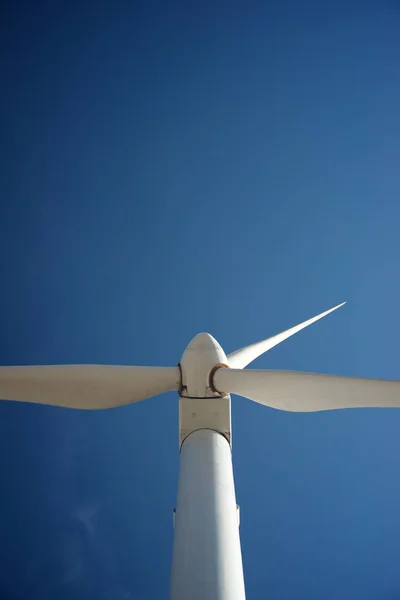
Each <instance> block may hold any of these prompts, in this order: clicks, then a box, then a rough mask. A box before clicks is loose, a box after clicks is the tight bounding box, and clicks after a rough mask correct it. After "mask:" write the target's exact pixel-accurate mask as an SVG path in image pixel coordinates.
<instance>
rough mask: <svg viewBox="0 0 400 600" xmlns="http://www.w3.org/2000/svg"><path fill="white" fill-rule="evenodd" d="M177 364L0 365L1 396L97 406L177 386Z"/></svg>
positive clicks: (127, 401) (109, 405) (141, 397)
mask: <svg viewBox="0 0 400 600" xmlns="http://www.w3.org/2000/svg"><path fill="white" fill-rule="evenodd" d="M179 386H180V373H179V369H178V368H177V367H129V366H126V367H120V366H108V365H107V366H106V365H54V366H38V367H0V398H1V399H3V400H17V401H22V402H35V403H38V404H50V405H53V406H64V407H66V408H82V409H88V410H97V409H103V408H114V407H116V406H123V405H125V404H130V403H131V402H138V401H139V400H145V399H146V398H151V397H152V396H156V395H157V394H162V393H164V392H168V391H170V390H178V389H179Z"/></svg>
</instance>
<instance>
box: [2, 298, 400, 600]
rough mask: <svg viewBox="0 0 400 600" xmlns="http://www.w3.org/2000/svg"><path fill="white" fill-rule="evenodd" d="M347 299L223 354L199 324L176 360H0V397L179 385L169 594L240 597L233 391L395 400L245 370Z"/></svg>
mask: <svg viewBox="0 0 400 600" xmlns="http://www.w3.org/2000/svg"><path fill="white" fill-rule="evenodd" d="M343 304H344V303H343ZM343 304H339V305H338V306H335V307H334V308H332V309H330V310H327V311H326V312H323V313H321V314H320V315H317V316H316V317H314V318H312V319H309V320H308V321H305V322H304V323H301V324H300V325H297V326H296V327H292V328H291V329H288V330H286V331H284V332H282V333H279V334H278V335H275V336H273V337H271V338H269V339H266V340H264V341H261V342H258V343H256V344H252V345H250V346H246V347H244V348H241V349H240V350H236V352H233V353H232V354H228V356H226V354H225V352H224V351H223V349H222V348H221V346H220V345H219V344H218V342H217V341H216V340H215V339H214V338H213V337H212V336H211V335H209V334H208V333H200V334H198V335H196V337H194V338H193V340H192V341H191V342H190V344H189V345H188V346H187V348H186V350H185V351H184V353H183V356H182V359H181V361H180V363H179V364H178V366H177V367H130V366H103V365H61V366H28V367H0V398H3V399H5V400H17V401H25V402H35V403H39V404H49V405H53V406H63V407H68V408H80V409H92V410H98V409H106V408H114V407H117V406H123V405H126V404H130V403H132V402H138V401H139V400H144V399H146V398H150V397H152V396H155V395H157V394H162V393H164V392H168V391H170V390H175V391H177V392H178V394H179V443H180V455H181V458H180V474H179V484H178V500H177V508H176V512H175V515H174V529H175V531H174V546H173V556H172V573H171V596H170V598H171V600H244V599H245V589H244V578H243V568H242V556H241V548H240V538H239V511H238V507H237V505H236V497H235V488H234V481H233V471H232V460H231V442H232V436H231V399H230V394H231V393H233V394H238V395H240V396H244V397H245V398H249V399H250V400H254V401H255V402H258V403H260V404H264V405H265V406H270V407H273V408H276V409H279V410H286V411H297V412H312V411H321V410H334V409H337V408H362V407H400V381H385V380H378V379H359V378H353V377H339V376H333V375H316V374H312V373H299V372H294V371H266V370H246V371H245V370H243V369H244V367H246V366H247V365H248V364H250V363H251V362H252V361H253V360H255V359H256V358H257V357H258V356H260V355H261V354H264V353H265V352H267V351H268V350H270V349H271V348H273V347H274V346H276V345H277V344H280V343H281V342H283V341H284V340H286V339H287V338H289V337H290V336H292V335H294V334H295V333H297V332H298V331H300V330H301V329H304V328H305V327H308V325H311V324H312V323H315V321H318V320H319V319H322V318H323V317H325V316H326V315H328V314H329V313H331V312H333V311H334V310H336V309H338V308H340V307H341V306H343Z"/></svg>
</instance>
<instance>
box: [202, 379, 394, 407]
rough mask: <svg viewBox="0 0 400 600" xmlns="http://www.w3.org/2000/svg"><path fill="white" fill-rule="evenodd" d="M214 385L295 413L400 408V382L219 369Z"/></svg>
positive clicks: (223, 390) (221, 389)
mask: <svg viewBox="0 0 400 600" xmlns="http://www.w3.org/2000/svg"><path fill="white" fill-rule="evenodd" d="M213 385H214V387H215V389H217V390H218V391H219V392H221V393H222V392H225V393H233V394H238V395H239V396H244V397H245V398H249V399H250V400H254V401H255V402H258V403H259V404H264V405H265V406H270V407H272V408H277V409H279V410H287V411H293V412H314V411H320V410H334V409H337V408H367V407H376V408H379V407H386V408H390V407H392V408H400V381H386V380H384V379H360V378H357V377H340V376H336V375H316V374H314V373H298V372H296V371H263V370H254V369H249V370H242V369H218V370H217V371H216V373H215V375H214V379H213Z"/></svg>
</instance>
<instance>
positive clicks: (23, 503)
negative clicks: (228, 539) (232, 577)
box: [0, 0, 400, 600]
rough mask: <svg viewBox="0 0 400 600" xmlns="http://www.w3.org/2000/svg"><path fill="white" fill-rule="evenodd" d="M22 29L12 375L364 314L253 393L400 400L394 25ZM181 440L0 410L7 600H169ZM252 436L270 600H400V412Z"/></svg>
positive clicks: (35, 13)
mask: <svg viewBox="0 0 400 600" xmlns="http://www.w3.org/2000/svg"><path fill="white" fill-rule="evenodd" d="M6 4H8V8H6V9H4V8H3V9H2V10H3V14H2V18H1V26H0V68H1V90H2V91H1V100H2V103H1V116H0V118H1V132H2V135H1V172H0V173H1V177H0V198H1V213H0V265H1V294H0V364H3V365H7V364H32V363H33V364H35V363H36V364H52V363H87V362H89V363H110V364H145V365H146V364H148V365H153V364H154V365H175V364H176V363H177V362H178V360H179V358H180V356H181V354H182V352H183V350H184V347H185V346H186V344H187V343H188V342H189V341H190V339H191V338H192V337H193V336H194V335H195V334H196V333H197V332H199V331H209V332H210V333H212V334H213V335H214V336H215V337H216V338H217V339H218V341H219V342H220V343H221V344H222V346H223V347H224V348H225V350H226V351H227V352H230V351H233V350H234V349H236V348H237V347H239V346H242V345H244V344H246V343H250V342H254V341H257V340H259V339H261V338H264V337H267V336H269V335H272V334H273V333H276V332H278V331H280V330H282V329H285V328H287V327H289V326H292V325H294V324H296V323H298V322H300V321H302V320H304V319H306V318H309V317H311V316H313V315H315V314H317V313H318V312H321V311H322V310H325V309H327V308H329V307H330V306H333V305H335V304H338V303H339V302H341V301H342V300H347V301H348V304H347V305H346V307H344V308H342V309H340V311H338V312H337V313H335V314H333V315H330V316H329V317H328V318H327V319H326V320H324V321H323V322H321V323H318V324H316V325H313V326H312V327H311V328H310V329H308V330H306V331H304V332H302V333H300V334H298V335H297V336H296V337H295V338H293V339H291V340H289V341H287V342H285V343H284V344H283V345H281V346H279V347H278V348H276V349H274V350H272V351H271V352H270V353H269V354H268V355H266V356H265V357H262V358H260V359H259V360H258V361H257V362H256V363H254V367H255V368H257V367H258V368H279V369H299V370H308V371H315V372H321V373H323V372H326V373H335V374H342V375H355V376H361V377H362V376H364V377H381V378H391V379H398V378H399V375H400V368H399V351H398V332H399V328H400V317H399V310H398V309H399V293H400V285H399V257H400V235H399V222H400V202H399V192H400V168H399V157H400V142H399V140H400V116H399V114H400V113H399V107H400V79H399V64H400V36H399V31H400V8H399V5H398V3H397V2H395V1H392V2H390V1H381V2H378V1H375V2H352V1H347V2H344V1H343V2H342V1H341V0H335V1H332V2H317V1H315V2H302V3H300V2H295V1H292V2H285V1H284V2H278V1H275V2H261V1H260V2H252V1H250V2H235V1H233V2H232V1H230V2H228V1H226V2H224V1H223V2H211V1H210V2H208V1H207V2H203V3H198V2H179V1H177V2H171V3H166V2H163V1H159V2H157V1H155V2H154V1H150V0H147V1H144V2H130V1H123V0H113V2H106V1H99V2H97V3H92V2H86V1H77V0H76V1H70V2H65V3H61V2H51V1H42V0H37V1H36V2H33V1H30V2H7V3H6ZM177 417H178V410H177V399H176V395H174V394H172V393H171V394H167V395H164V396H160V397H157V398H154V399H152V400H150V401H148V402H144V403H139V404H136V405H133V406H129V407H126V408H121V409H117V410H115V411H111V412H103V413H80V412H74V411H68V410H63V409H56V408H51V407H43V406H34V405H22V404H18V403H16V404H11V403H0V457H1V459H0V464H1V467H0V489H1V495H0V515H1V517H0V540H1V543H0V565H1V577H0V582H1V583H0V598H1V599H2V600H3V599H4V600H16V599H18V600H22V599H23V600H25V599H27V600H28V599H29V600H54V598H57V599H59V600H91V599H93V600H94V599H96V600H156V599H157V600H158V599H161V598H167V597H168V587H169V570H170V560H171V545H172V533H173V531H172V510H173V508H174V506H175V496H176V485H177V477H178V420H177ZM233 428H234V429H233V451H234V467H235V480H236V491H237V499H238V502H239V504H240V505H241V537H242V547H243V560H244V570H245V579H246V587H247V596H248V600H264V599H267V598H274V599H276V600H277V599H279V600H289V599H290V600H292V599H293V598H307V600H320V599H321V598H324V599H325V600H337V599H338V598H340V599H341V600H359V599H360V600H361V599H362V600H375V599H378V600H395V599H397V598H399V597H400V570H399V555H400V512H399V506H400V475H399V472H400V469H399V467H400V436H399V432H400V411H396V410H381V411H374V410H362V411H361V410H360V411H338V412H331V413H316V414H310V415H307V414H306V415H302V414H300V415H297V414H285V413H280V412H277V411H274V410H272V409H268V408H265V407H262V406H260V405H256V404H253V403H251V402H249V401H245V400H244V399H242V398H237V397H233ZM188 600H189V599H188Z"/></svg>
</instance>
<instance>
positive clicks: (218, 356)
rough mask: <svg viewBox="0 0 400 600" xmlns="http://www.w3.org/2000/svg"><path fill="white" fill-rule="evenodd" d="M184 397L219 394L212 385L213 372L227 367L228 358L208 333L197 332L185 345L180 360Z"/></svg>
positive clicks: (181, 393)
mask: <svg viewBox="0 0 400 600" xmlns="http://www.w3.org/2000/svg"><path fill="white" fill-rule="evenodd" d="M179 366H180V369H181V376H182V384H181V390H180V396H182V397H184V398H199V399H200V398H215V397H216V396H218V397H220V396H221V394H220V393H219V392H217V391H216V390H215V388H214V386H213V374H214V373H215V371H216V369H218V368H220V367H228V359H227V357H226V354H225V352H224V351H223V349H222V348H221V346H220V345H219V343H218V342H217V340H216V339H215V338H214V337H213V336H212V335H210V334H209V333H198V334H197V335H196V336H195V337H194V338H193V339H192V341H191V342H190V343H189V344H188V346H187V347H186V350H185V352H184V353H183V356H182V359H181V362H180V365H179Z"/></svg>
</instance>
